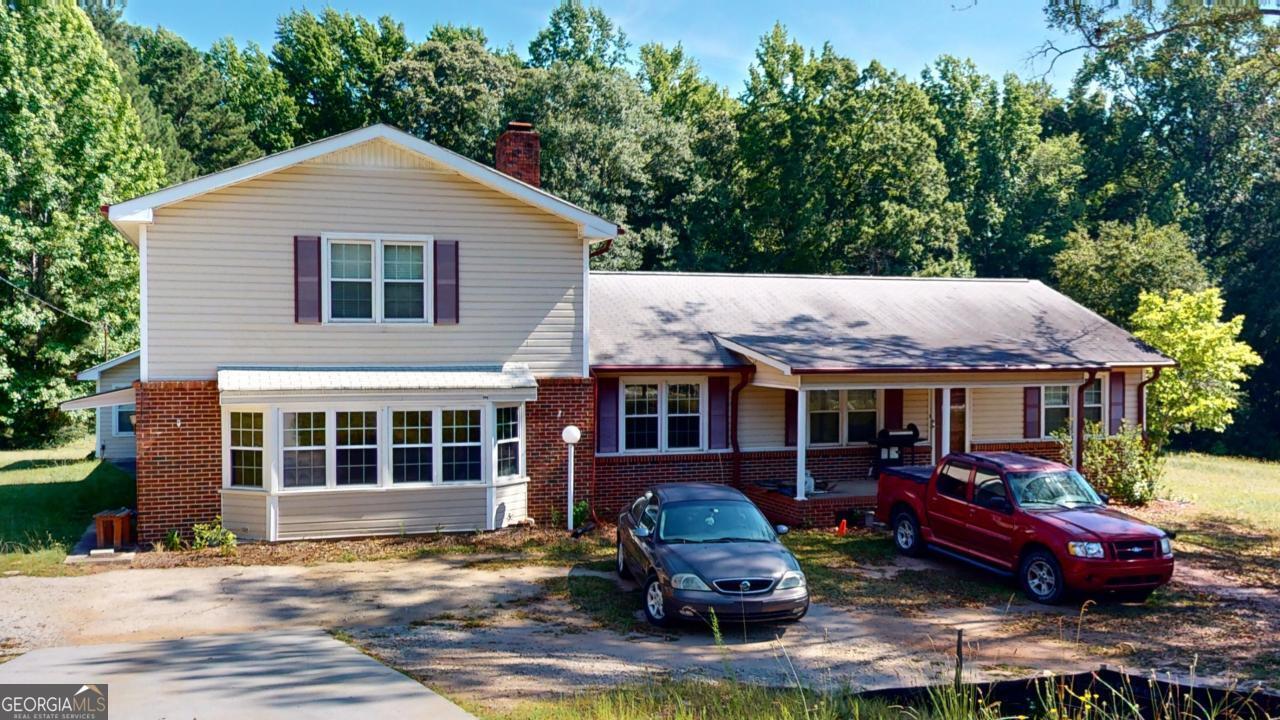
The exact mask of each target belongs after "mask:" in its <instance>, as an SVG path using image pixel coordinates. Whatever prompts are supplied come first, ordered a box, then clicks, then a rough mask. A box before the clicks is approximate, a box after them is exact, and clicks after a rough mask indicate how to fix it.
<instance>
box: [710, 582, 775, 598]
mask: <svg viewBox="0 0 1280 720" xmlns="http://www.w3.org/2000/svg"><path fill="white" fill-rule="evenodd" d="M743 583H746V587H743ZM713 584H714V585H715V586H716V589H717V590H719V591H720V592H723V593H729V594H730V595H750V594H752V593H762V592H765V591H766V590H768V589H769V588H771V587H773V579H772V578H730V579H728V580H716V581H715V583H713Z"/></svg>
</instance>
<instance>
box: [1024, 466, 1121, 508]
mask: <svg viewBox="0 0 1280 720" xmlns="http://www.w3.org/2000/svg"><path fill="white" fill-rule="evenodd" d="M1008 478H1009V487H1010V489H1012V490H1013V498H1014V499H1015V500H1017V501H1018V504H1019V505H1022V506H1024V507H1045V506H1048V507H1080V506H1083V505H1101V504H1102V498H1100V497H1098V493H1096V492H1094V490H1093V488H1092V487H1089V483H1088V482H1086V481H1085V479H1084V478H1083V477H1081V476H1080V473H1078V472H1076V471H1075V470H1040V471H1036V472H1021V473H1009V475H1008Z"/></svg>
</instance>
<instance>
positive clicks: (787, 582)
mask: <svg viewBox="0 0 1280 720" xmlns="http://www.w3.org/2000/svg"><path fill="white" fill-rule="evenodd" d="M801 587H804V573H802V572H800V571H799V570H788V571H787V572H786V573H785V574H783V576H782V581H781V582H779V583H778V589H779V590H790V589H791V588H801Z"/></svg>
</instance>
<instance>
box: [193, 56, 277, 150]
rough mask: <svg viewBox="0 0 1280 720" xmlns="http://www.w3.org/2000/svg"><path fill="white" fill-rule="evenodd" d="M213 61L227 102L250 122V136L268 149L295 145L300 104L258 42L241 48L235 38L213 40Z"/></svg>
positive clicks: (211, 63) (258, 146) (210, 59)
mask: <svg viewBox="0 0 1280 720" xmlns="http://www.w3.org/2000/svg"><path fill="white" fill-rule="evenodd" d="M208 61H209V64H210V65H211V66H212V67H213V69H214V70H215V71H217V73H218V76H219V78H220V79H221V82H222V87H223V89H224V92H223V94H224V95H225V97H226V102H227V103H228V104H230V105H231V106H232V107H233V108H235V110H236V111H238V112H239V113H240V114H241V115H242V116H243V117H244V119H245V121H246V122H247V123H248V124H249V128H250V129H249V139H250V140H252V141H253V144H254V145H256V146H257V148H258V149H259V150H261V151H262V152H264V153H268V154H269V153H274V152H279V151H281V150H288V149H289V148H291V147H293V138H294V135H296V134H297V132H298V117H297V116H298V106H297V104H296V103H294V101H293V98H292V97H290V95H289V87H288V86H287V85H286V84H285V81H284V77H283V76H282V75H281V74H280V72H279V71H278V70H276V69H275V68H274V67H272V66H271V60H270V58H268V57H267V54H266V53H265V52H263V51H262V48H260V47H258V45H257V44H256V43H249V44H248V45H246V46H245V48H244V50H243V51H241V50H240V49H239V48H238V47H236V43H235V41H234V40H232V39H231V38H225V39H223V40H219V41H218V42H216V43H214V44H213V47H212V48H211V49H210V50H209V55H208Z"/></svg>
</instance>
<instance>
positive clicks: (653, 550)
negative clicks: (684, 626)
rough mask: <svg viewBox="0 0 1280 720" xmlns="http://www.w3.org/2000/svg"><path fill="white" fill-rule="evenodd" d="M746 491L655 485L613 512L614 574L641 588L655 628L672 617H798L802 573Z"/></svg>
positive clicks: (805, 605) (802, 605) (803, 599)
mask: <svg viewBox="0 0 1280 720" xmlns="http://www.w3.org/2000/svg"><path fill="white" fill-rule="evenodd" d="M785 532H787V528H786V526H785V525H779V526H778V527H777V528H776V529H775V528H773V527H770V525H769V522H768V521H767V520H765V517H764V515H763V514H761V512H760V510H759V509H758V508H756V506H755V505H754V504H753V503H752V502H751V501H750V500H748V499H747V496H745V495H743V494H742V493H740V492H738V491H737V490H734V489H732V488H727V487H724V486H723V485H710V484H706V483H678V484H670V485H658V486H656V487H654V488H653V489H651V490H649V491H647V492H646V493H645V494H644V495H642V496H640V497H639V498H638V499H637V500H636V501H635V502H633V503H632V504H631V507H630V508H628V509H627V510H626V511H624V512H623V513H622V514H621V515H620V516H619V517H618V559H617V565H618V574H619V575H621V576H623V577H632V578H635V579H636V580H637V581H638V582H639V583H640V584H641V586H642V587H643V589H644V612H645V616H646V617H647V618H648V619H649V622H651V623H653V624H654V625H659V626H662V625H668V624H670V623H671V622H672V621H673V620H675V619H677V618H686V619H702V620H704V621H708V622H709V621H710V614H711V611H712V610H714V611H715V614H716V617H717V618H718V619H721V620H735V621H738V622H741V621H743V620H746V621H785V620H799V619H800V618H802V617H804V614H805V613H806V612H808V610H809V590H808V588H807V587H806V585H805V578H804V573H803V572H801V571H800V564H799V563H797V562H796V559H795V556H794V555H792V554H791V551H789V550H787V548H786V547H784V546H783V545H782V543H781V542H779V541H778V536H779V535H781V534H783V533H785Z"/></svg>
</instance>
